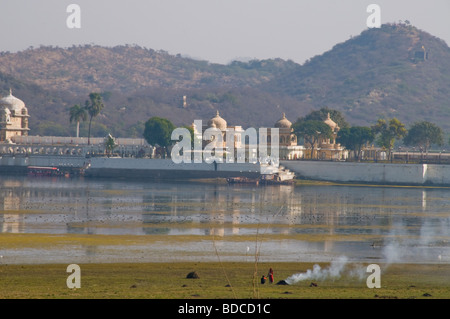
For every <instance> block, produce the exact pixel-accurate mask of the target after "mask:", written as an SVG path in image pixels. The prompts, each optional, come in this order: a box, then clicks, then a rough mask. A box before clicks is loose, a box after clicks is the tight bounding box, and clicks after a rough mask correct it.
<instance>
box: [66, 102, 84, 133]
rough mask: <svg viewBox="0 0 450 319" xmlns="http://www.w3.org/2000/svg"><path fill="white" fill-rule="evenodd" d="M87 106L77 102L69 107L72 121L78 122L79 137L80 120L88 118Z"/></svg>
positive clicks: (78, 131)
mask: <svg viewBox="0 0 450 319" xmlns="http://www.w3.org/2000/svg"><path fill="white" fill-rule="evenodd" d="M86 112H87V111H86V108H84V107H82V106H81V105H79V104H75V105H74V106H72V107H71V108H70V109H69V114H70V123H72V122H76V123H77V137H80V122H81V121H83V122H84V121H86V120H87V113H86Z"/></svg>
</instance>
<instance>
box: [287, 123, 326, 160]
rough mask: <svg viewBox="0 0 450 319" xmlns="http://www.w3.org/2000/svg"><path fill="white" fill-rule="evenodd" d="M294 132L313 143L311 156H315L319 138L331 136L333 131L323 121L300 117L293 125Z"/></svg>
mask: <svg viewBox="0 0 450 319" xmlns="http://www.w3.org/2000/svg"><path fill="white" fill-rule="evenodd" d="M292 128H293V129H294V133H295V134H296V135H297V136H300V137H302V138H303V139H304V141H305V142H307V143H309V144H310V145H311V157H313V156H314V149H315V147H316V144H317V143H318V142H319V139H322V138H331V137H332V135H333V132H332V130H331V128H330V127H329V126H328V125H327V124H325V123H324V122H323V121H317V120H306V119H299V120H298V121H297V122H295V123H294V124H293V125H292Z"/></svg>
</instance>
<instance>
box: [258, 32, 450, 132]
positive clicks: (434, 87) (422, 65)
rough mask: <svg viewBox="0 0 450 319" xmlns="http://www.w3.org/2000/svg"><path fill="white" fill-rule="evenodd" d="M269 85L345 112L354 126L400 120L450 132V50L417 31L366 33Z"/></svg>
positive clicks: (277, 90) (440, 41) (314, 103)
mask: <svg viewBox="0 0 450 319" xmlns="http://www.w3.org/2000/svg"><path fill="white" fill-rule="evenodd" d="M264 85H265V86H266V87H267V89H272V90H271V91H272V92H278V93H282V94H287V95H289V96H291V97H295V98H296V99H297V100H301V101H306V102H308V103H309V104H311V105H312V106H313V107H314V108H319V107H322V106H327V107H329V108H331V109H336V110H339V111H341V112H342V113H343V114H344V115H345V117H346V118H347V119H348V121H349V122H351V123H352V124H353V125H356V124H359V125H371V124H373V123H374V120H375V119H376V118H391V117H397V118H398V119H400V120H401V121H402V122H404V123H408V124H411V123H413V122H414V121H417V120H428V121H430V122H434V123H436V124H438V125H440V126H442V128H445V129H446V130H447V131H448V130H450V125H449V123H448V121H447V119H448V118H450V48H449V47H448V46H447V44H446V43H445V42H444V41H442V40H440V39H438V38H436V37H434V36H432V35H430V34H428V33H426V32H424V31H420V30H418V29H417V28H415V27H413V26H411V25H406V24H394V25H392V24H386V25H383V26H382V27H381V28H379V29H368V30H365V31H364V32H362V33H361V34H360V35H359V36H357V37H354V38H352V39H349V40H348V41H346V42H344V43H340V44H337V45H335V46H334V47H333V48H332V49H331V50H330V51H328V52H325V53H324V54H322V55H320V56H316V57H314V58H312V59H310V60H309V61H308V62H306V63H305V64H304V65H302V66H301V67H298V68H295V69H293V70H291V71H288V72H285V73H283V74H282V75H280V76H277V77H276V78H275V79H273V80H271V81H270V82H268V83H267V84H264Z"/></svg>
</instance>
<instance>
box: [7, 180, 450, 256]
mask: <svg viewBox="0 0 450 319" xmlns="http://www.w3.org/2000/svg"><path fill="white" fill-rule="evenodd" d="M0 232H1V234H0V240H2V241H3V243H2V242H1V241H0V256H1V257H0V258H1V259H0V263H47V262H64V263H81V262H116V261H119V262H136V261H218V260H219V258H220V261H249V262H251V261H253V260H255V255H257V256H258V257H259V260H260V261H262V262H265V261H268V262H270V261H312V262H318V261H331V260H334V259H336V258H342V257H345V258H347V259H348V260H350V261H355V262H412V263H430V262H431V263H435V262H436V263H437V262H439V263H449V262H450V189H449V188H417V187H369V186H356V185H354V186H349V185H347V186H328V185H311V186H295V187H294V186H285V185H282V186H250V185H227V184H221V183H197V182H195V183H194V182H154V181H139V182H137V181H126V180H113V179H87V178H79V179H69V178H45V177H42V178H36V177H34V178H33V177H17V176H0ZM32 235H34V236H32ZM49 236H51V237H52V238H53V241H54V243H55V244H51V245H49V244H46V243H45V241H43V244H42V245H40V244H39V241H40V240H41V239H42V240H44V239H45V238H49ZM55 238H56V239H55ZM77 238H78V239H79V241H77V240H78V239H77Z"/></svg>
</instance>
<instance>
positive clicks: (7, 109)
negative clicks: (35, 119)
mask: <svg viewBox="0 0 450 319" xmlns="http://www.w3.org/2000/svg"><path fill="white" fill-rule="evenodd" d="M29 117H30V116H29V115H28V109H27V108H26V107H25V103H24V102H23V101H22V100H20V99H18V98H16V97H15V96H13V95H12V92H11V89H10V90H9V95H8V96H5V97H3V98H1V99H0V142H6V143H9V142H11V138H12V137H13V136H28V131H29V130H30V129H29V128H28V118H29Z"/></svg>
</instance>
